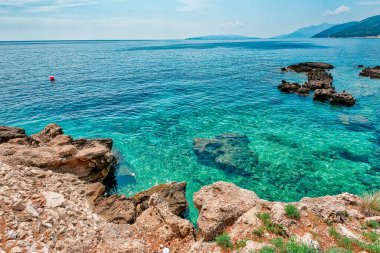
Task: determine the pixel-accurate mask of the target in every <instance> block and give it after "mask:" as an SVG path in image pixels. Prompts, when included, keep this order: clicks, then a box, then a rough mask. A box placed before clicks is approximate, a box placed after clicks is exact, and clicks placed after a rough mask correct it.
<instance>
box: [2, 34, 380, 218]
mask: <svg viewBox="0 0 380 253" xmlns="http://www.w3.org/2000/svg"><path fill="white" fill-rule="evenodd" d="M0 52H1V56H0V87H1V91H0V102H1V106H0V125H13V126H19V127H23V128H25V129H26V130H27V132H28V133H30V134H31V133H35V132H37V131H39V130H41V129H42V128H43V127H44V126H45V125H46V124H48V123H51V122H56V123H58V124H60V125H61V126H62V127H63V128H64V129H65V132H66V133H67V134H70V135H72V136H74V137H77V138H78V137H86V138H91V137H109V138H113V140H114V142H115V151H116V152H118V153H119V154H120V155H121V156H122V164H121V168H120V170H122V171H125V170H127V169H128V170H130V171H132V172H134V173H135V174H136V178H135V181H133V180H128V181H124V180H119V182H118V183H119V188H118V191H119V192H120V193H124V194H126V195H131V194H133V193H136V192H138V191H141V190H144V189H147V188H149V187H151V186H153V185H155V184H158V183H164V182H169V181H187V182H188V191H187V195H188V199H189V200H190V201H191V198H192V195H193V193H194V192H195V191H197V190H199V189H200V187H202V186H203V185H208V184H211V183H213V182H215V181H219V180H224V181H229V182H233V183H235V184H237V185H239V186H241V187H244V188H247V189H250V190H253V191H255V192H257V193H258V195H259V196H261V197H262V198H266V199H269V200H282V201H294V200H299V199H300V198H302V197H304V196H321V195H325V194H337V193H341V192H344V191H348V192H351V193H357V194H358V193H362V192H364V191H369V190H374V189H380V158H379V157H380V103H379V100H380V80H370V79H368V78H362V77H359V76H358V73H359V70H358V69H357V68H356V66H357V65H358V64H364V65H369V66H372V65H380V40H370V39H344V40H338V39H336V40H335V39H334V40H333V39H331V40H323V39H322V40H306V41H302V42H297V41H289V42H285V41H249V42H220V43H217V42H189V41H109V42H105V41H93V42H86V41H82V42H78V41H77V42H2V43H0ZM302 61H325V62H328V63H331V64H334V65H335V66H336V68H335V69H334V70H333V71H332V73H333V75H334V79H335V81H334V85H335V86H336V87H337V89H338V90H347V91H349V92H350V93H352V94H353V95H354V96H355V97H356V98H357V100H358V102H357V105H355V106H354V107H351V108H346V107H336V106H331V105H329V104H327V103H320V102H313V101H312V99H311V97H300V96H297V95H288V94H281V93H280V92H279V91H278V90H277V85H278V84H279V83H280V81H281V80H282V79H286V80H289V81H303V80H305V79H306V77H305V75H303V74H295V73H286V74H283V73H281V72H280V71H279V69H280V67H283V66H287V65H289V64H292V63H298V62H302ZM49 75H55V76H56V80H57V81H56V82H55V83H50V82H49V81H48V77H49ZM221 133H239V134H246V135H248V137H249V140H250V143H249V147H250V148H251V149H252V150H253V151H254V152H256V153H257V154H258V157H259V165H258V167H257V168H256V169H255V171H254V176H252V177H244V176H241V175H235V174H225V173H224V172H223V171H222V170H219V169H217V168H214V167H207V166H204V165H201V164H199V163H198V162H197V158H196V156H195V154H194V151H193V139H194V138H195V137H213V136H215V135H218V134H221ZM196 215H197V212H196V210H195V208H194V207H193V206H192V204H191V207H190V213H189V217H190V218H191V219H192V220H193V221H194V220H195V219H196Z"/></svg>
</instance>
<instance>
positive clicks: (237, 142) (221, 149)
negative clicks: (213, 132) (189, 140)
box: [194, 134, 258, 175]
mask: <svg viewBox="0 0 380 253" xmlns="http://www.w3.org/2000/svg"><path fill="white" fill-rule="evenodd" d="M248 144H249V140H248V138H247V136H246V135H239V134H222V135H218V136H216V137H215V138H196V139H194V152H195V154H196V155H197V157H198V161H199V162H200V163H202V164H204V165H207V166H214V167H217V168H219V169H222V170H224V171H226V172H231V173H236V174H240V175H252V174H253V173H254V168H255V167H256V166H257V164H258V157H257V155H256V154H255V153H254V152H253V151H252V150H250V148H249V146H248Z"/></svg>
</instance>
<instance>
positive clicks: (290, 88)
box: [278, 80, 301, 93]
mask: <svg viewBox="0 0 380 253" xmlns="http://www.w3.org/2000/svg"><path fill="white" fill-rule="evenodd" d="M300 88H301V85H300V84H299V83H289V82H287V81H285V80H282V81H281V84H280V85H279V86H278V89H279V90H280V91H282V92H286V93H297V92H298V90H299V89H300Z"/></svg>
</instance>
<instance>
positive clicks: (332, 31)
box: [312, 22, 358, 38]
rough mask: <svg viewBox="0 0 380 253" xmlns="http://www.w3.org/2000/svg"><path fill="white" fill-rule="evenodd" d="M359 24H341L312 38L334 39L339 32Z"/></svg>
mask: <svg viewBox="0 0 380 253" xmlns="http://www.w3.org/2000/svg"><path fill="white" fill-rule="evenodd" d="M357 23H358V22H348V23H344V24H340V25H335V26H333V27H330V28H329V29H327V30H324V31H322V32H320V33H318V34H316V35H314V36H313V37H312V38H329V37H332V36H333V35H334V34H336V33H338V32H341V31H343V30H345V29H347V28H349V27H351V26H353V25H355V24H357Z"/></svg>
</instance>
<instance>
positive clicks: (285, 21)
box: [0, 0, 380, 40]
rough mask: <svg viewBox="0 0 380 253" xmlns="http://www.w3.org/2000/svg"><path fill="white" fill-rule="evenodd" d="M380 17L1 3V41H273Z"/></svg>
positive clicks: (358, 10)
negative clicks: (222, 37)
mask: <svg viewBox="0 0 380 253" xmlns="http://www.w3.org/2000/svg"><path fill="white" fill-rule="evenodd" d="M379 14H380V0H0V40H61V39H62V40H65V39H67V40H70V39H73V40H74V39H75V40H81V39H85V40H87V39H88V40H91V39H131V40H132V39H183V38H187V37H193V36H201V35H211V34H213V35H214V34H238V35H246V36H255V37H262V38H268V37H272V36H275V35H280V34H286V33H290V32H292V31H294V30H297V29H298V28H301V27H304V26H309V25H317V24H321V23H324V22H327V23H331V24H339V23H344V22H348V21H354V20H362V19H364V18H367V17H370V16H374V15H379Z"/></svg>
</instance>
